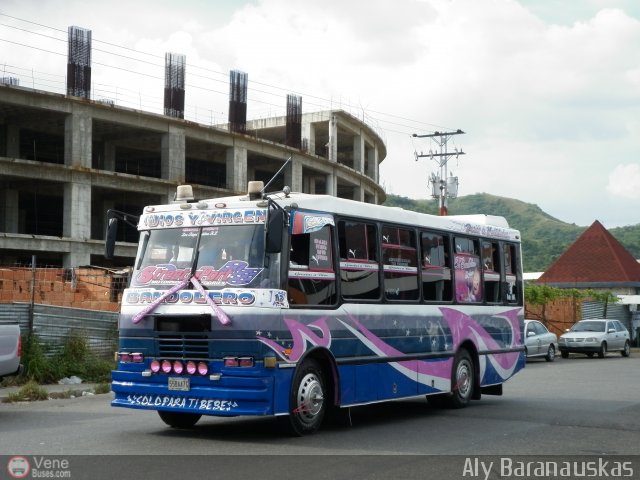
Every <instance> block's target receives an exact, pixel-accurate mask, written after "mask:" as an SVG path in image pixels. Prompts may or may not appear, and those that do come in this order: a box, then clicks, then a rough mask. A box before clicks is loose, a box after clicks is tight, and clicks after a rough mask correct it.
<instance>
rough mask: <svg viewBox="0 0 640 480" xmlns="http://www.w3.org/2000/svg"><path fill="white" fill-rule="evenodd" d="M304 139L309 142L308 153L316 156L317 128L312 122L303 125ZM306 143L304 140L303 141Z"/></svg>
mask: <svg viewBox="0 0 640 480" xmlns="http://www.w3.org/2000/svg"><path fill="white" fill-rule="evenodd" d="M302 138H303V139H306V141H307V152H309V153H310V154H311V155H315V154H316V127H315V125H314V124H313V123H312V122H309V123H303V124H302ZM303 141H304V140H303Z"/></svg>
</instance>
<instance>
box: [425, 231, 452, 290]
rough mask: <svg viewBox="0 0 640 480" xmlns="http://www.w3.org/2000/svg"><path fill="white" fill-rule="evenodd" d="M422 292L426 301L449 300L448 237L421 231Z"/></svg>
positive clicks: (449, 267) (449, 260) (449, 259)
mask: <svg viewBox="0 0 640 480" xmlns="http://www.w3.org/2000/svg"><path fill="white" fill-rule="evenodd" d="M420 246H421V252H422V256H421V258H422V294H423V297H424V300H425V301H426V302H450V301H451V291H452V290H451V254H450V252H449V237H447V236H443V235H439V234H435V233H429V232H422V233H421V234H420Z"/></svg>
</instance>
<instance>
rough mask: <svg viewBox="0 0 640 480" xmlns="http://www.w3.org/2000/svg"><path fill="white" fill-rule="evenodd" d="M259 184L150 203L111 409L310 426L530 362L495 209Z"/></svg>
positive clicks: (482, 380)
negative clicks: (443, 213)
mask: <svg viewBox="0 0 640 480" xmlns="http://www.w3.org/2000/svg"><path fill="white" fill-rule="evenodd" d="M181 188H182V191H184V190H185V186H182V187H179V189H181ZM261 190H262V186H261V182H250V188H249V191H248V193H247V195H242V196H231V197H225V198H216V199H211V200H201V201H184V200H181V199H180V198H179V197H178V199H177V201H176V202H174V203H172V204H168V205H156V206H149V207H146V208H145V209H144V211H143V213H142V215H141V216H140V218H139V222H138V229H139V231H140V242H139V247H138V252H137V257H136V260H135V265H134V268H133V272H132V278H131V283H130V286H129V288H127V289H126V290H125V291H124V293H123V298H122V309H121V314H120V319H119V345H118V350H119V351H118V353H117V358H118V364H117V369H116V370H115V371H114V372H113V382H112V389H113V391H114V392H115V397H114V400H113V402H112V405H113V406H117V407H128V408H138V409H147V410H157V411H158V413H159V415H160V418H161V419H162V420H163V421H164V422H165V423H167V424H168V425H170V426H172V427H177V428H187V427H191V426H193V425H195V423H196V422H197V421H198V420H199V419H200V418H201V416H202V415H214V416H223V417H226V416H236V415H275V416H278V417H281V420H282V421H283V423H284V424H285V425H286V426H287V428H289V429H290V430H291V432H292V433H294V434H296V435H304V434H308V433H312V432H314V431H316V430H317V429H318V428H319V427H320V425H321V423H322V421H323V419H324V418H325V417H326V416H327V415H329V414H331V413H339V412H340V409H345V408H349V407H354V406H357V405H365V404H371V403H374V402H383V401H388V400H393V399H400V398H410V397H416V396H426V398H427V400H428V401H429V402H431V403H433V404H435V405H446V406H451V407H453V408H460V407H464V406H466V405H467V404H468V403H469V401H470V400H472V399H479V398H480V396H481V394H482V393H485V394H494V395H500V394H502V384H503V382H504V381H506V380H507V379H508V378H510V377H511V376H513V375H514V374H515V373H516V372H517V371H519V370H520V369H521V368H523V367H524V365H525V359H524V348H523V336H522V330H523V284H522V268H521V265H522V261H521V254H520V234H519V232H518V231H516V230H513V229H511V228H509V226H508V224H507V222H506V220H505V219H504V218H502V217H496V216H488V215H469V216H448V217H439V216H432V215H426V214H420V213H416V212H410V211H405V210H403V209H399V208H390V207H383V206H378V205H372V204H366V203H361V202H356V201H352V200H345V199H341V198H336V197H332V196H326V195H309V194H302V193H291V192H289V191H288V189H285V190H284V191H283V192H277V193H275V194H269V195H265V194H263V193H261ZM110 224H115V222H113V221H112V222H110ZM114 238H115V237H114V235H113V232H112V231H111V232H108V234H107V251H111V252H112V251H113V245H114Z"/></svg>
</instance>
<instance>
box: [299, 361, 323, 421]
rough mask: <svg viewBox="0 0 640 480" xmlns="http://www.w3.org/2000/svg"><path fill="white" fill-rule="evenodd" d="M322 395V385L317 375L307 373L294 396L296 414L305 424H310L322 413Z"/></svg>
mask: <svg viewBox="0 0 640 480" xmlns="http://www.w3.org/2000/svg"><path fill="white" fill-rule="evenodd" d="M323 403H324V394H323V392H322V383H321V382H320V379H319V378H318V376H317V375H315V374H314V373H308V374H306V375H305V376H304V378H303V379H302V381H301V382H300V386H299V387H298V395H297V396H296V413H297V414H298V418H300V421H302V422H303V423H305V424H307V425H308V424H312V423H313V422H314V421H315V419H316V417H317V416H318V414H319V413H320V412H321V411H322V405H323Z"/></svg>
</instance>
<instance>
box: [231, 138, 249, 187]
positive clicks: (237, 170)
mask: <svg viewBox="0 0 640 480" xmlns="http://www.w3.org/2000/svg"><path fill="white" fill-rule="evenodd" d="M227 188H228V189H229V190H233V191H234V192H238V193H242V192H246V190H247V149H246V148H244V147H237V146H234V147H230V148H228V149H227Z"/></svg>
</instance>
